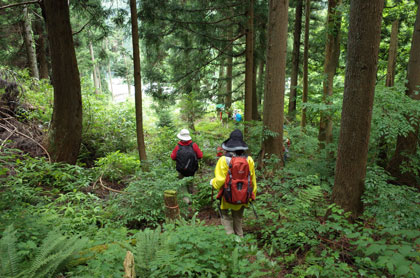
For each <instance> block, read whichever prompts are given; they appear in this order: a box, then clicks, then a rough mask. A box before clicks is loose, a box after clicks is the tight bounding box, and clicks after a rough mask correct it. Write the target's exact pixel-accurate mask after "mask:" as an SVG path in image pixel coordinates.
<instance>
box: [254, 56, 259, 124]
mask: <svg viewBox="0 0 420 278" xmlns="http://www.w3.org/2000/svg"><path fill="white" fill-rule="evenodd" d="M257 64H258V63H256V60H255V57H254V66H253V73H252V74H253V76H252V120H253V121H258V119H259V118H260V116H259V114H258V97H257Z"/></svg>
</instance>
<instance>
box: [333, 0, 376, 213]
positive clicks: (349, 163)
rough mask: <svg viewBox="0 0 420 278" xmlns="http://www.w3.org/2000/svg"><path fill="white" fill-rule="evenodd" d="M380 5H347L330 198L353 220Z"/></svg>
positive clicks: (362, 172)
mask: <svg viewBox="0 0 420 278" xmlns="http://www.w3.org/2000/svg"><path fill="white" fill-rule="evenodd" d="M383 6H384V1H383V0H371V1H366V0H353V1H352V2H351V4H350V23H349V24H350V25H349V33H348V44H347V68H346V77H345V84H344V97H343V110H342V113H341V129H340V139H339V143H338V153H337V162H336V167H335V180H334V187H333V194H332V197H333V200H334V202H335V203H336V204H338V205H339V206H341V207H342V208H343V209H344V210H345V211H350V212H351V213H352V215H353V217H355V216H357V215H359V214H360V213H361V212H362V211H363V206H362V201H361V196H362V194H363V191H364V179H365V176H366V163H367V152H368V143H369V135H370V125H371V119H372V106H373V96H374V91H375V82H376V69H377V63H378V51H379V41H380V35H381V20H382V9H383ZM355 148H356V149H357V150H356V149H355Z"/></svg>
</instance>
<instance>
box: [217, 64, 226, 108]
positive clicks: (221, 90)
mask: <svg viewBox="0 0 420 278" xmlns="http://www.w3.org/2000/svg"><path fill="white" fill-rule="evenodd" d="M224 82H225V59H224V58H222V59H221V61H220V68H219V90H218V92H217V104H223V96H224V95H225V90H224V88H223V85H224Z"/></svg>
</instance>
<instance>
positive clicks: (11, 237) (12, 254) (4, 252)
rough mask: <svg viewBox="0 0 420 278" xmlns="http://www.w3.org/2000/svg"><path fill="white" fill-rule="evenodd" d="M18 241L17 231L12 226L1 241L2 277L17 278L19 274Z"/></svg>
mask: <svg viewBox="0 0 420 278" xmlns="http://www.w3.org/2000/svg"><path fill="white" fill-rule="evenodd" d="M16 241H17V238H16V230H15V229H14V227H13V225H10V226H8V227H7V228H6V230H4V232H3V237H2V238H1V240H0V266H1V269H0V277H15V276H16V275H17V273H18V265H19V257H18V254H17V251H16Z"/></svg>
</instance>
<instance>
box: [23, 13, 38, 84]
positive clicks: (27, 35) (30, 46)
mask: <svg viewBox="0 0 420 278" xmlns="http://www.w3.org/2000/svg"><path fill="white" fill-rule="evenodd" d="M23 32H24V36H23V38H24V40H25V46H26V55H27V56H28V64H29V68H30V70H31V76H32V77H35V78H39V72H38V65H37V63H36V55H35V50H34V40H33V37H32V28H31V19H30V17H29V13H28V8H27V7H26V5H25V6H24V8H23Z"/></svg>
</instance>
